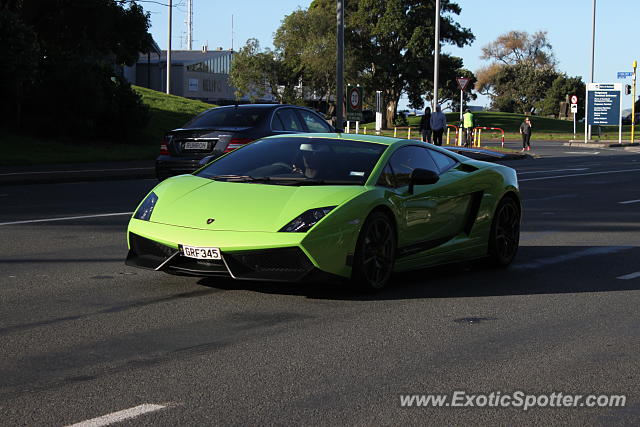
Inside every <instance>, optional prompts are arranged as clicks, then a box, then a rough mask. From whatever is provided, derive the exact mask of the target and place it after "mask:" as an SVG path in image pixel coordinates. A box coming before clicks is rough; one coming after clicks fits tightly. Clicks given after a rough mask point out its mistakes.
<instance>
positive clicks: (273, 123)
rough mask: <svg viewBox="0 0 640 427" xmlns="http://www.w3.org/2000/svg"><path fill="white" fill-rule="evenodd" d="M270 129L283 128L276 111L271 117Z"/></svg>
mask: <svg viewBox="0 0 640 427" xmlns="http://www.w3.org/2000/svg"><path fill="white" fill-rule="evenodd" d="M271 130H284V125H283V124H282V120H280V117H279V116H278V113H277V112H276V114H274V115H273V119H272V120H271Z"/></svg>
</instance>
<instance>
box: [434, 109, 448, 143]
mask: <svg viewBox="0 0 640 427" xmlns="http://www.w3.org/2000/svg"><path fill="white" fill-rule="evenodd" d="M430 122H431V129H432V130H433V143H434V144H435V145H442V134H443V133H444V130H445V129H446V128H447V117H446V116H445V115H444V113H443V112H442V109H441V108H440V106H439V105H436V111H435V112H434V113H433V114H432V115H431V120H430Z"/></svg>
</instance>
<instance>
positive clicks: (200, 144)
mask: <svg viewBox="0 0 640 427" xmlns="http://www.w3.org/2000/svg"><path fill="white" fill-rule="evenodd" d="M207 148H209V143H208V142H207V141H187V142H185V143H184V149H185V150H206V149H207Z"/></svg>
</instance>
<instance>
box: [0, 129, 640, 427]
mask: <svg viewBox="0 0 640 427" xmlns="http://www.w3.org/2000/svg"><path fill="white" fill-rule="evenodd" d="M533 152H534V153H535V154H536V155H537V158H530V157H529V158H527V159H524V160H521V161H511V162H509V163H508V164H509V166H511V167H514V168H516V169H517V171H518V173H519V180H520V188H521V191H522V196H523V208H524V212H523V223H522V235H521V243H520V250H519V253H518V256H517V258H516V260H515V262H514V264H513V265H512V266H511V267H510V268H508V269H506V270H494V269H491V268H488V267H486V266H484V265H482V264H477V263H474V264H468V263H462V264H460V263H459V264H454V265H450V266H446V267H439V268H434V269H428V270H421V271H418V272H414V273H410V274H398V275H395V276H394V277H393V284H392V286H391V287H390V288H389V289H386V290H384V291H383V292H380V293H378V294H373V295H362V294H358V293H356V292H353V291H352V290H350V289H347V288H344V287H340V286H337V285H331V286H329V285H290V284H269V283H258V282H235V281H231V280H215V279H198V278H189V277H178V276H169V275H165V274H158V273H156V272H153V271H146V270H140V269H135V268H130V267H127V266H125V265H124V263H123V260H124V257H125V255H126V251H127V247H126V241H125V231H126V225H127V222H128V219H129V216H130V212H131V210H132V209H133V208H134V207H135V206H136V204H137V203H138V202H139V200H140V199H141V198H142V197H143V196H144V195H145V194H146V193H147V192H148V191H149V190H150V189H151V188H152V187H153V186H154V185H155V180H154V179H149V178H147V179H130V180H121V179H118V180H108V181H106V180H103V181H90V182H84V181H82V182H71V183H49V184H43V183H40V184H37V185H22V184H21V185H17V184H16V185H0V233H1V234H0V235H1V236H2V239H0V342H1V343H2V345H0V419H2V424H3V425H29V426H40V425H70V424H73V423H79V422H83V421H87V420H95V419H96V418H98V419H99V420H102V422H103V424H102V425H105V424H109V423H113V422H115V421H117V420H120V419H126V421H125V424H126V425H167V426H169V425H171V426H173V425H256V424H261V425H265V424H270V425H272V424H278V425H285V424H286V425H291V424H306V425H308V424H314V425H315V424H318V425H575V426H582V425H585V424H588V425H602V426H605V425H606V426H610V425H629V426H631V425H637V424H638V420H640V381H639V378H640V354H639V352H638V349H639V348H640V323H639V318H638V307H639V306H640V262H639V261H638V260H639V259H640V222H639V221H638V218H640V186H639V185H638V184H637V183H638V181H639V180H640V149H639V150H638V151H623V150H616V149H606V148H605V149H600V148H598V149H592V148H576V147H564V146H562V145H561V144H560V143H550V142H549V143H546V142H535V141H534V145H533ZM456 391H465V392H467V393H469V394H472V395H478V394H490V393H492V392H494V393H496V392H500V393H503V394H508V393H513V392H515V391H522V392H524V393H526V394H550V393H553V392H556V393H557V392H562V393H564V394H577V395H582V396H586V395H588V394H596V395H610V394H616V395H624V396H626V402H625V406H624V407H586V406H580V405H577V406H576V407H570V408H558V407H553V406H550V405H546V406H545V407H536V408H533V409H529V410H527V411H525V410H523V408H516V407H508V408H496V407H489V406H488V405H486V404H485V405H481V404H479V403H480V401H478V400H476V401H475V402H476V403H478V404H476V405H475V406H465V407H446V405H445V406H443V407H434V406H427V407H420V408H417V407H412V408H403V407H401V405H400V395H401V394H427V393H437V394H445V395H447V396H449V398H451V396H452V395H453V393H454V392H456ZM122 411H125V412H122ZM133 416H137V417H136V418H133ZM122 417H125V418H122ZM95 424H97V422H94V425H95Z"/></svg>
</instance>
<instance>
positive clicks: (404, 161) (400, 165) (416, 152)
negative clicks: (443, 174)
mask: <svg viewBox="0 0 640 427" xmlns="http://www.w3.org/2000/svg"><path fill="white" fill-rule="evenodd" d="M389 164H390V165H391V169H393V174H394V178H395V184H396V186H398V187H402V186H405V185H409V181H410V178H411V172H413V170H414V169H418V168H419V169H427V170H431V171H434V172H436V173H438V167H437V166H436V164H435V163H434V161H433V160H432V159H431V156H430V155H429V153H428V151H427V149H426V148H422V147H416V146H414V145H410V146H408V147H402V148H400V149H399V150H398V151H396V152H395V153H394V154H393V156H391V159H389Z"/></svg>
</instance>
